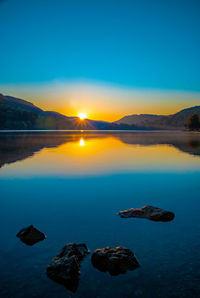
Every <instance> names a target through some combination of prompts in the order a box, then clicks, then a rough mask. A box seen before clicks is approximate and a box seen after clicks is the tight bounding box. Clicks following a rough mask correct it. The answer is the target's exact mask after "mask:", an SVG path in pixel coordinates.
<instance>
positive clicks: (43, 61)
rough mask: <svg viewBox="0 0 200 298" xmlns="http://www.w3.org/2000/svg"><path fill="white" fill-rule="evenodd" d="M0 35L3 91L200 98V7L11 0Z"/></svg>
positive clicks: (1, 14)
mask: <svg viewBox="0 0 200 298" xmlns="http://www.w3.org/2000/svg"><path fill="white" fill-rule="evenodd" d="M0 36H1V47H0V53H1V54H0V68H1V71H0V86H2V87H3V86H5V85H6V86H8V85H9V84H10V85H12V86H13V84H14V85H18V84H21V85H22V84H24V85H27V84H34V83H35V84H38V83H40V84H42V83H45V84H46V83H47V82H51V81H55V80H61V81H65V80H83V81H84V80H87V81H88V80H90V81H95V82H101V83H106V84H115V85H117V86H123V87H126V86H127V87H128V88H139V89H149V88H151V89H159V90H181V91H187V92H190V91H191V92H199V91H200V76H199V70H200V59H199V53H200V1H199V0H187V1H186V0H162V1H161V0H157V1H156V0H132V1H131V0H129V1H127V0H115V1H114V0H107V1H105V0H101V1H94V0H93V1H89V0H84V1H83V0H82V1H81V0H73V1H67V0H46V1H45V0H44V1H41V0H28V1H27V0H18V1H17V0H4V1H0ZM3 91H4V89H3ZM10 92H11V93H12V89H10Z"/></svg>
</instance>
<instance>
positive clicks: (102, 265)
mask: <svg viewBox="0 0 200 298" xmlns="http://www.w3.org/2000/svg"><path fill="white" fill-rule="evenodd" d="M91 261H92V264H93V266H94V267H95V268H97V269H98V270H100V271H102V272H107V271H108V272H109V273H110V274H111V275H119V274H124V273H126V271H127V270H134V269H136V268H138V267H139V266H140V265H139V263H138V261H137V259H136V257H135V256H134V253H133V252H132V251H131V250H130V249H128V248H126V247H119V246H118V247H115V248H111V247H109V246H107V247H105V248H102V249H96V250H95V251H94V253H93V254H92V258H91Z"/></svg>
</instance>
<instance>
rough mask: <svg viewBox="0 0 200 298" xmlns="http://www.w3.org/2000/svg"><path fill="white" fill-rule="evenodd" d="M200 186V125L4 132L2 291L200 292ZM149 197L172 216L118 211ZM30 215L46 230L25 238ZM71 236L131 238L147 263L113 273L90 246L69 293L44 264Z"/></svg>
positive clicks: (124, 241) (112, 241)
mask: <svg viewBox="0 0 200 298" xmlns="http://www.w3.org/2000/svg"><path fill="white" fill-rule="evenodd" d="M199 188H200V134H199V133H186V132H185V133H184V132H178V133H177V132H156V131H155V132H142V133H141V132H92V131H91V132H57V133H56V132H48V133H47V132H46V133H44V132H29V133H26V132H24V133H17V132H15V133H14V132H9V133H5V132H4V133H0V198H1V208H0V225H1V228H2V232H1V246H0V266H1V267H0V268H1V270H0V297H86V298H90V297H94V298H95V297H105V298H107V297H109V298H110V297H152V298H157V297H200V269H199V268H200V217H199V214H200V200H199V199H200V198H199V190H200V189H199ZM147 204H148V205H154V206H157V207H161V208H164V209H167V210H170V211H173V212H174V213H175V219H174V220H173V221H171V222H167V223H161V222H151V221H148V220H145V219H144V220H143V219H133V218H132V219H121V218H120V217H119V216H117V212H118V211H120V210H124V209H128V208H131V207H141V206H143V205H147ZM29 224H34V225H35V226H36V227H37V228H39V229H40V230H41V231H43V232H44V233H45V234H46V235H47V239H46V240H44V241H43V242H40V243H37V244H36V245H35V246H32V247H29V246H26V245H25V244H23V243H22V242H20V241H19V239H18V238H16V236H15V235H16V233H17V232H18V231H19V230H20V229H21V228H23V227H25V226H27V225H29ZM69 242H76V243H80V242H84V243H86V244H87V246H88V248H89V249H90V250H91V251H93V250H94V249H96V248H102V247H105V246H107V245H109V246H126V247H128V248H130V249H131V250H132V251H133V252H134V253H135V255H136V257H137V259H138V261H139V262H140V265H141V267H140V268H138V269H136V270H135V271H132V272H131V271H128V272H127V273H126V274H125V275H120V276H116V277H113V276H110V275H109V274H108V273H102V272H99V271H98V270H97V269H95V268H94V267H93V266H92V264H91V262H90V257H91V255H89V256H88V257H86V258H85V260H84V261H83V263H82V266H81V275H80V282H79V287H78V290H77V292H76V293H72V292H70V291H69V290H67V289H65V288H64V287H63V286H61V285H59V284H56V283H54V282H53V281H51V280H50V279H48V278H47V277H46V274H45V269H46V266H47V265H48V263H49V261H50V260H51V259H52V258H53V257H54V256H55V255H56V254H57V253H58V252H59V250H60V249H61V248H62V247H63V246H64V245H65V244H67V243H69Z"/></svg>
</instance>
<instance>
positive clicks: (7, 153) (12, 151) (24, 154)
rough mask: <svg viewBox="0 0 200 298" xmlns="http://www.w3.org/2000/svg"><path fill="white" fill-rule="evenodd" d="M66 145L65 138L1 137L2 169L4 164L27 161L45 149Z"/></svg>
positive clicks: (3, 135)
mask: <svg viewBox="0 0 200 298" xmlns="http://www.w3.org/2000/svg"><path fill="white" fill-rule="evenodd" d="M63 143H65V139H64V138H63V137H59V136H56V137H52V136H49V135H40V134H38V135H37V136H36V135H35V134H34V135H33V134H31V133H30V134H28V135H27V134H8V135H7V134H6V135H5V134H2V135H0V168H1V167H2V166H3V165H4V164H9V163H13V162H16V161H19V160H23V159H26V158H28V157H30V156H32V155H34V153H35V152H37V151H40V150H41V149H43V148H50V147H57V146H59V145H61V144H63Z"/></svg>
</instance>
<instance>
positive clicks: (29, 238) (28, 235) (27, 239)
mask: <svg viewBox="0 0 200 298" xmlns="http://www.w3.org/2000/svg"><path fill="white" fill-rule="evenodd" d="M16 236H17V237H19V238H20V240H21V241H22V242H24V243H25V244H27V245H30V246H31V245H34V244H35V243H37V242H39V241H42V240H44V239H45V238H46V236H45V235H44V234H43V233H42V232H40V231H39V230H38V229H36V228H35V227H34V226H33V225H30V226H28V227H27V228H24V229H22V230H20V231H19V233H17V235H16Z"/></svg>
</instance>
